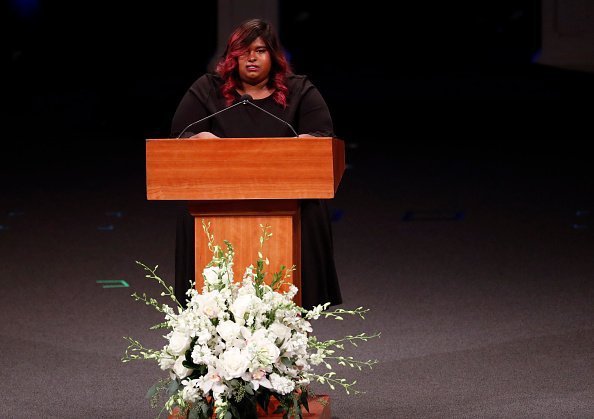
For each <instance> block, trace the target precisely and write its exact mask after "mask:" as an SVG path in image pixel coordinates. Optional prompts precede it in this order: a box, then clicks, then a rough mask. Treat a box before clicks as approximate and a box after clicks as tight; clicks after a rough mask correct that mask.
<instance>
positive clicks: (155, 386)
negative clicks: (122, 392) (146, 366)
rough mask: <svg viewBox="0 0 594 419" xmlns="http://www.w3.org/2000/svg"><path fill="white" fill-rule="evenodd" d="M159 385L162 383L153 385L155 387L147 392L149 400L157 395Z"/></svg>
mask: <svg viewBox="0 0 594 419" xmlns="http://www.w3.org/2000/svg"><path fill="white" fill-rule="evenodd" d="M159 384H161V383H160V382H157V383H155V384H153V386H152V387H151V388H149V389H148V391H147V392H146V398H147V399H150V398H151V397H153V396H154V395H155V394H157V392H158V391H159Z"/></svg>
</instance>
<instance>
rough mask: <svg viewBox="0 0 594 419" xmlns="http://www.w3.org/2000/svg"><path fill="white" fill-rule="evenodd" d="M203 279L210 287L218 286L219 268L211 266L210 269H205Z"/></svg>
mask: <svg viewBox="0 0 594 419" xmlns="http://www.w3.org/2000/svg"><path fill="white" fill-rule="evenodd" d="M202 277H203V278H204V282H205V283H207V284H208V285H210V286H216V285H218V284H219V282H220V281H219V267H218V266H210V267H208V268H204V270H203V271H202Z"/></svg>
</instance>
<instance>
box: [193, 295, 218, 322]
mask: <svg viewBox="0 0 594 419" xmlns="http://www.w3.org/2000/svg"><path fill="white" fill-rule="evenodd" d="M198 301H199V305H198V311H199V312H200V313H202V314H204V315H205V316H206V317H208V318H210V319H214V318H215V317H217V316H218V315H219V312H220V311H221V307H220V306H219V292H218V291H211V292H207V293H205V294H199V295H198Z"/></svg>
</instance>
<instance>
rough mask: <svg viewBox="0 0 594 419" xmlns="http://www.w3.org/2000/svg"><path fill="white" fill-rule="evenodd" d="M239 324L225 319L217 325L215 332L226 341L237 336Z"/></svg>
mask: <svg viewBox="0 0 594 419" xmlns="http://www.w3.org/2000/svg"><path fill="white" fill-rule="evenodd" d="M239 332H240V326H239V325H238V324H237V323H235V322H234V321H231V320H225V321H223V322H221V323H219V325H218V326H217V333H218V334H219V335H220V336H221V337H222V338H223V340H224V341H225V342H227V343H229V342H231V341H232V340H233V339H235V338H236V337H238V336H239Z"/></svg>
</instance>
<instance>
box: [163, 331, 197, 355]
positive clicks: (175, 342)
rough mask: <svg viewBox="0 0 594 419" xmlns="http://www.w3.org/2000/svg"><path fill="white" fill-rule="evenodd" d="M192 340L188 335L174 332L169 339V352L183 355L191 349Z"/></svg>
mask: <svg viewBox="0 0 594 419" xmlns="http://www.w3.org/2000/svg"><path fill="white" fill-rule="evenodd" d="M191 342H192V339H191V338H190V336H189V335H188V334H187V333H182V332H177V331H174V332H173V333H171V336H170V337H169V347H168V351H169V352H170V353H171V354H173V355H182V354H184V353H186V351H187V350H188V348H189V347H190V343H191Z"/></svg>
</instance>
